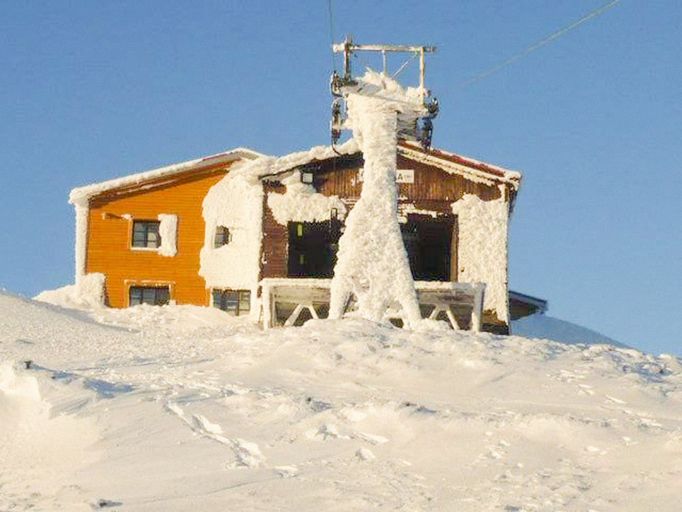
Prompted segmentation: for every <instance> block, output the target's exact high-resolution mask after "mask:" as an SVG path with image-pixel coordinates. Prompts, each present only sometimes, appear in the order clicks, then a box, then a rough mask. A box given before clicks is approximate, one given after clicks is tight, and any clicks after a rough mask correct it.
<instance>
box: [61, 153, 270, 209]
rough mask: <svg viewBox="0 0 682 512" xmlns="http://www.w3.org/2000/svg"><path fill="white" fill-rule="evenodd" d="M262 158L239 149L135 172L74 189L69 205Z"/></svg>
mask: <svg viewBox="0 0 682 512" xmlns="http://www.w3.org/2000/svg"><path fill="white" fill-rule="evenodd" d="M263 156H264V155H263V154H262V153H258V152H257V151H253V150H251V149H248V148H241V147H240V148H235V149H230V150H228V151H224V152H222V153H217V154H215V155H209V156H204V157H201V158H197V159H194V160H187V161H186V162H180V163H177V164H172V165H167V166H164V167H159V168H157V169H151V170H148V171H143V172H137V173H134V174H129V175H128V176H123V177H120V178H114V179H112V180H107V181H103V182H100V183H93V184H92V185H86V186H84V187H78V188H74V189H73V190H72V191H71V193H70V194H69V203H71V204H82V203H84V202H86V201H87V200H88V199H90V198H91V197H93V196H96V195H98V194H101V193H102V192H106V191H109V190H114V189H117V188H121V187H128V186H131V185H140V184H143V183H146V182H149V181H152V180H157V179H159V178H166V177H170V176H173V175H175V174H179V173H182V172H186V171H189V170H192V169H201V168H203V167H205V166H213V165H215V164H220V163H228V162H233V161H235V160H240V159H247V160H254V159H258V158H260V157H263Z"/></svg>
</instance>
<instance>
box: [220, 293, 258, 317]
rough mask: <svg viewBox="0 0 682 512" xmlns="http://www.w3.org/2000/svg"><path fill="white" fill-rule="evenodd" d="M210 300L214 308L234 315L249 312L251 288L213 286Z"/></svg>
mask: <svg viewBox="0 0 682 512" xmlns="http://www.w3.org/2000/svg"><path fill="white" fill-rule="evenodd" d="M211 302H212V306H213V307H214V308H218V309H220V310H221V311H225V312H226V313H228V314H232V315H234V316H241V315H248V314H249V313H251V290H230V289H223V288H213V289H212V290H211Z"/></svg>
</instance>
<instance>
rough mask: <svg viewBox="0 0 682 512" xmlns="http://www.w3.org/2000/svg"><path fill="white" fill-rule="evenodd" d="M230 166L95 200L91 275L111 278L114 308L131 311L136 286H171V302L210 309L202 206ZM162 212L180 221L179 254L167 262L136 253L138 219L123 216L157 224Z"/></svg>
mask: <svg viewBox="0 0 682 512" xmlns="http://www.w3.org/2000/svg"><path fill="white" fill-rule="evenodd" d="M225 167H226V166H225V164H223V165H222V167H221V168H218V169H216V168H213V169H208V170H203V171H202V172H191V173H186V174H184V175H180V176H176V177H174V179H173V180H172V181H171V182H168V183H156V184H152V187H151V188H147V186H145V187H144V189H141V188H140V187H138V188H137V189H130V190H127V191H122V190H118V191H113V192H110V193H104V194H102V195H100V196H97V197H95V198H92V199H91V200H90V213H89V218H88V241H87V256H86V258H87V259H86V271H87V272H101V273H103V274H105V275H106V292H107V303H108V305H109V306H112V307H115V308H122V307H127V306H128V288H129V286H131V285H134V284H140V285H154V284H161V285H166V284H168V285H170V288H171V299H173V300H175V301H176V302H177V303H178V304H196V305H208V304H209V291H208V290H207V289H206V283H205V281H204V279H203V278H202V277H201V276H200V275H199V252H200V251H201V248H202V247H203V245H204V229H205V224H204V219H203V216H202V202H203V200H204V197H205V196H206V193H207V192H208V190H209V188H211V187H212V186H213V185H214V184H215V183H217V182H218V181H220V179H221V178H223V177H224V176H225V174H226V169H225ZM147 185H148V184H147ZM160 213H167V214H173V215H177V216H178V231H177V254H176V255H175V256H174V257H165V256H161V255H159V254H158V253H157V252H156V251H152V250H137V249H135V250H134V249H131V248H130V247H131V236H132V220H129V219H126V218H124V217H123V216H124V215H130V216H132V219H135V220H157V216H158V215H159V214H160Z"/></svg>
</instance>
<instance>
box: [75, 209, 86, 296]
mask: <svg viewBox="0 0 682 512" xmlns="http://www.w3.org/2000/svg"><path fill="white" fill-rule="evenodd" d="M74 208H75V211H76V240H75V251H74V253H75V254H74V256H75V276H74V282H75V283H76V284H77V285H79V284H80V283H81V281H82V279H83V276H85V265H86V258H87V254H86V252H87V245H88V213H89V208H88V203H87V200H85V201H83V202H78V203H75V204H74Z"/></svg>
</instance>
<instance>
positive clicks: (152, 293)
mask: <svg viewBox="0 0 682 512" xmlns="http://www.w3.org/2000/svg"><path fill="white" fill-rule="evenodd" d="M169 301H170V289H169V288H168V286H131V287H130V291H129V304H130V305H131V306H137V305H139V304H149V305H151V306H163V305H164V304H168V302H169Z"/></svg>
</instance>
